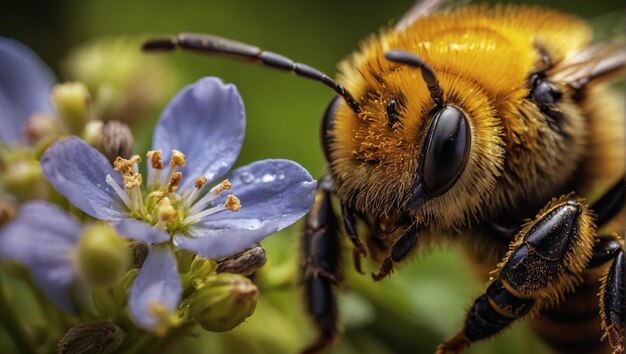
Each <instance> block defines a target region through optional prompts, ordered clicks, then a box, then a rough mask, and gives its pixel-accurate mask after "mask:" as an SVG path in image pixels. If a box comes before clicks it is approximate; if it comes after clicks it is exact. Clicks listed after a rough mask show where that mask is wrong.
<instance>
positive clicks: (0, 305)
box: [0, 282, 37, 354]
mask: <svg viewBox="0 0 626 354" xmlns="http://www.w3.org/2000/svg"><path fill="white" fill-rule="evenodd" d="M13 309H14V307H13V306H11V304H10V303H9V301H8V300H7V298H6V294H5V292H4V289H3V288H2V282H0V313H1V314H2V321H0V325H2V326H3V327H4V329H5V330H6V331H7V332H8V333H9V337H10V338H11V339H12V340H13V343H15V346H16V347H17V349H18V350H19V352H20V353H24V354H28V353H36V352H37V351H36V350H35V347H34V345H33V343H32V342H31V340H30V336H29V334H28V332H27V330H26V328H24V326H23V325H22V323H21V322H20V320H19V318H18V317H17V316H16V314H15V313H14V312H13Z"/></svg>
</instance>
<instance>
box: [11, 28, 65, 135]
mask: <svg viewBox="0 0 626 354" xmlns="http://www.w3.org/2000/svg"><path fill="white" fill-rule="evenodd" d="M55 81H56V80H55V78H54V75H53V74H52V72H51V71H50V69H49V68H48V67H47V66H46V65H45V64H44V63H43V62H42V61H41V59H40V58H39V57H38V56H37V55H36V54H35V53H34V52H33V51H32V50H30V49H29V48H27V47H26V46H24V45H23V44H21V43H19V42H17V41H15V40H12V39H8V38H3V37H0V127H2V129H0V143H4V144H7V145H15V144H19V143H24V142H25V138H24V136H23V134H22V129H23V127H24V125H25V124H26V122H27V121H28V119H29V118H30V117H31V116H32V115H33V114H35V113H52V112H53V108H52V104H51V103H50V99H49V96H50V93H51V92H52V86H53V85H54V83H55Z"/></svg>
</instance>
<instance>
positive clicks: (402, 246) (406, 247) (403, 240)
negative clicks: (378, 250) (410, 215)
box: [372, 222, 419, 281]
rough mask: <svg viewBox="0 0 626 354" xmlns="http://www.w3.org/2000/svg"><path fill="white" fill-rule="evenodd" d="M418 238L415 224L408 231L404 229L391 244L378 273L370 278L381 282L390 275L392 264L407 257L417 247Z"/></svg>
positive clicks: (417, 225) (417, 228) (417, 229)
mask: <svg viewBox="0 0 626 354" xmlns="http://www.w3.org/2000/svg"><path fill="white" fill-rule="evenodd" d="M418 236H419V224H418V223H417V222H413V223H412V224H411V226H409V228H408V229H406V230H405V231H404V232H403V233H402V235H401V236H400V237H399V238H398V239H397V240H396V242H394V243H393V245H392V246H391V249H390V250H389V254H388V255H387V257H385V259H384V260H383V264H382V265H381V266H380V268H379V269H378V273H377V274H374V273H372V278H374V280H375V281H381V280H383V279H384V278H385V277H386V276H387V275H389V274H391V272H392V271H393V264H394V263H396V262H400V261H401V260H403V259H404V258H406V256H408V255H409V254H410V253H411V251H412V250H413V249H414V248H415V246H416V245H417V237H418Z"/></svg>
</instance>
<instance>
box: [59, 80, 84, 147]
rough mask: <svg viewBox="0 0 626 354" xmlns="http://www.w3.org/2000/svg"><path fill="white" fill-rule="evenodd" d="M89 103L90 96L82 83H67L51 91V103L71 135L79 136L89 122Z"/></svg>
mask: <svg viewBox="0 0 626 354" xmlns="http://www.w3.org/2000/svg"><path fill="white" fill-rule="evenodd" d="M90 102H91V96H90V95H89V91H87V86H85V84H83V83H80V82H68V83H64V84H59V85H56V86H54V88H53V89H52V103H54V107H55V108H56V110H57V113H58V115H59V118H60V119H61V121H62V122H63V124H64V125H65V127H66V128H67V130H68V131H69V132H70V133H71V134H75V135H80V134H81V133H82V132H83V129H84V128H85V125H86V124H87V121H89V106H90Z"/></svg>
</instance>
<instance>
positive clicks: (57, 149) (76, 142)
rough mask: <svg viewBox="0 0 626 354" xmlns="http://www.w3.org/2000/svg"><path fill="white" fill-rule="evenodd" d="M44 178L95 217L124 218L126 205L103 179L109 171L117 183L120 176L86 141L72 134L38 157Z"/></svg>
mask: <svg viewBox="0 0 626 354" xmlns="http://www.w3.org/2000/svg"><path fill="white" fill-rule="evenodd" d="M41 169H42V170H43V173H44V175H45V176H46V179H47V180H48V182H50V184H51V185H52V186H53V187H54V188H55V189H56V190H57V191H59V193H61V194H63V196H65V198H67V199H68V200H69V201H70V202H72V204H74V205H75V206H76V207H78V208H79V209H80V210H82V211H84V212H85V213H87V214H89V215H91V216H93V217H94V218H96V219H102V220H110V221H115V220H119V219H121V218H125V217H126V214H125V212H124V210H125V207H124V206H123V205H122V203H121V202H120V199H119V196H118V195H117V194H116V193H115V191H114V190H113V188H112V187H111V186H110V185H108V184H107V183H106V176H107V175H110V176H111V177H112V178H113V179H114V180H115V181H116V182H117V183H118V184H119V185H122V178H121V175H120V174H119V173H118V172H115V171H114V170H113V168H112V167H111V164H110V163H109V161H108V160H107V158H106V157H104V155H102V154H101V153H100V152H99V151H98V150H96V149H94V148H93V147H92V146H91V145H89V144H87V143H86V142H85V141H83V140H81V139H79V138H76V137H71V138H67V139H65V140H60V141H57V142H56V143H54V144H52V146H50V147H49V148H48V150H47V151H46V152H45V153H44V154H43V156H42V157H41Z"/></svg>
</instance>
